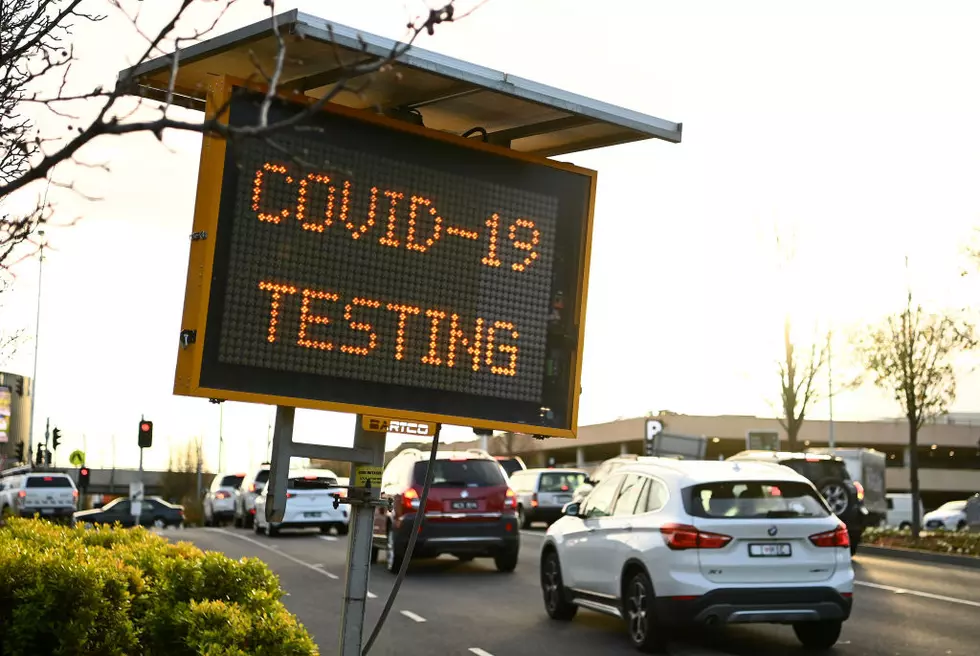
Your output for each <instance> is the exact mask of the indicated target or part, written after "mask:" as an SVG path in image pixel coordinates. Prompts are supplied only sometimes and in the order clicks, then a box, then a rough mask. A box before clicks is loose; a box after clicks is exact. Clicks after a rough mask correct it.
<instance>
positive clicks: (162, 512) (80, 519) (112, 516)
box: [72, 497, 184, 528]
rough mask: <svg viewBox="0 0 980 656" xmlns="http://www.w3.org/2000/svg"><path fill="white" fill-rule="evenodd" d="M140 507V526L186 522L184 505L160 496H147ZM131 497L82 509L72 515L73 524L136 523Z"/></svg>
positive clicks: (128, 525)
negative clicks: (93, 507)
mask: <svg viewBox="0 0 980 656" xmlns="http://www.w3.org/2000/svg"><path fill="white" fill-rule="evenodd" d="M141 503H142V506H141V508H140V522H139V523H140V526H147V527H149V526H155V527H158V528H164V527H166V526H180V525H181V524H183V523H184V507H183V506H178V505H174V504H172V503H168V502H166V501H164V500H163V499H161V498H160V497H147V498H146V499H144V500H143V501H142V502H141ZM134 519H135V518H134V517H133V508H132V505H131V503H130V501H129V499H125V498H123V499H115V500H113V501H110V502H109V503H107V504H106V505H104V506H102V507H101V508H96V509H94V510H80V511H78V512H76V513H75V514H73V515H72V524H73V525H74V524H93V525H94V524H115V523H116V522H119V523H120V524H122V525H123V526H124V527H127V528H129V527H132V526H135V525H136V522H135V521H134Z"/></svg>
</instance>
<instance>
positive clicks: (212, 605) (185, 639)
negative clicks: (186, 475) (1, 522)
mask: <svg viewBox="0 0 980 656" xmlns="http://www.w3.org/2000/svg"><path fill="white" fill-rule="evenodd" d="M281 597H282V590H281V588H280V587H279V582H278V579H277V578H276V577H275V575H274V574H272V572H270V571H269V569H268V567H266V565H265V564H264V563H262V562H261V561H258V560H255V559H248V558H244V559H242V560H232V559H230V558H228V557H226V556H224V555H222V554H218V553H213V552H208V553H205V552H202V551H201V550H200V549H198V548H197V547H195V546H193V545H191V544H189V543H186V542H182V543H179V544H171V543H169V542H167V541H166V540H165V539H163V538H161V537H159V536H157V535H154V534H153V533H151V532H149V531H145V530H143V529H128V530H127V529H121V528H110V527H99V528H94V529H84V528H81V527H79V528H74V529H70V528H65V527H61V526H56V525H53V524H50V523H48V522H40V521H34V520H26V519H19V518H13V519H11V520H10V521H9V522H7V524H6V526H4V527H3V528H0V654H2V656H37V655H38V654H51V655H53V656H74V655H76V654H78V655H82V654H84V655H86V656H103V655H104V656H110V655H111V656H116V655H119V656H123V655H127V656H128V655H130V654H146V655H149V656H156V655H159V656H191V655H201V656H253V655H267V656H273V655H275V656H310V655H315V654H318V651H317V648H316V646H315V644H314V643H313V640H312V639H311V638H310V636H309V634H308V633H307V631H306V629H304V628H303V627H302V626H301V625H300V624H299V622H298V621H297V620H296V618H295V617H294V616H293V615H292V614H290V613H289V612H288V611H287V610H286V608H285V606H283V604H282V602H281V601H280V599H281Z"/></svg>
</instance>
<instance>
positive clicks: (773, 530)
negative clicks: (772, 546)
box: [766, 526, 779, 538]
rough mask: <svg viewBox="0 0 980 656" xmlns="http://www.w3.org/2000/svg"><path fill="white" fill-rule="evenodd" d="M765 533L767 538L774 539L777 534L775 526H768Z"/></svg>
mask: <svg viewBox="0 0 980 656" xmlns="http://www.w3.org/2000/svg"><path fill="white" fill-rule="evenodd" d="M766 533H768V534H769V537H771V538H774V537H776V533H779V529H778V528H776V527H775V526H770V527H769V530H768V531H766Z"/></svg>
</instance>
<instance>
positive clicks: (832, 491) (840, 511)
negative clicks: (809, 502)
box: [816, 479, 853, 517]
mask: <svg viewBox="0 0 980 656" xmlns="http://www.w3.org/2000/svg"><path fill="white" fill-rule="evenodd" d="M816 487H817V489H818V490H820V494H822V495H823V498H824V499H826V500H827V505H828V506H830V509H831V511H833V513H834V514H835V515H837V516H838V517H840V516H841V515H844V514H845V513H846V512H847V510H848V509H849V508H850V507H851V504H852V503H853V501H852V499H851V491H850V490H848V489H847V487H846V486H845V485H844V483H843V482H842V481H838V480H835V479H829V480H826V481H822V482H821V483H820V484H819V485H817V486H816Z"/></svg>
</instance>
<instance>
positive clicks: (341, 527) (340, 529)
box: [337, 524, 350, 535]
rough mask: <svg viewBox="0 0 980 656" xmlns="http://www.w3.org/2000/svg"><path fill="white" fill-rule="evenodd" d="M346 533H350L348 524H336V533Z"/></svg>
mask: <svg viewBox="0 0 980 656" xmlns="http://www.w3.org/2000/svg"><path fill="white" fill-rule="evenodd" d="M348 533H350V526H348V525H347V524H338V525H337V535H347V534H348Z"/></svg>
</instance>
